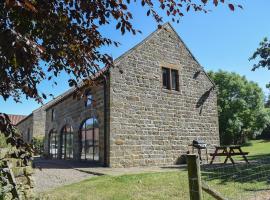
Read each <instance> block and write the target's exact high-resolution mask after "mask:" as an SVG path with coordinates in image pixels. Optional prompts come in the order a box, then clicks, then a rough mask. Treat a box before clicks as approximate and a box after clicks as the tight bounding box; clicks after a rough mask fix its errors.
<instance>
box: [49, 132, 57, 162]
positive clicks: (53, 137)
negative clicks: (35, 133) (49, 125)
mask: <svg viewBox="0 0 270 200" xmlns="http://www.w3.org/2000/svg"><path fill="white" fill-rule="evenodd" d="M49 153H50V157H51V158H57V154H58V134H57V131H56V130H55V129H52V130H51V131H50V133H49Z"/></svg>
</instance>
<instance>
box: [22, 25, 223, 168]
mask: <svg viewBox="0 0 270 200" xmlns="http://www.w3.org/2000/svg"><path fill="white" fill-rule="evenodd" d="M74 91H75V90H74V89H70V90H68V91H67V92H65V93H63V94H62V95H60V96H58V97H57V98H56V99H54V100H52V101H51V102H49V103H48V104H46V105H44V106H42V107H41V108H39V109H37V110H36V111H34V112H33V113H32V114H31V115H29V116H28V117H26V118H25V119H24V120H23V121H21V122H20V123H19V125H18V127H19V129H20V130H21V132H22V133H23V135H25V134H27V130H28V129H29V130H30V132H31V136H32V135H33V134H34V135H35V134H44V135H45V153H46V154H47V156H48V157H50V158H54V159H73V160H78V161H89V162H91V163H93V162H94V163H97V164H101V165H103V166H110V167H132V166H133V167H134V166H153V165H155V166H162V165H171V164H176V163H177V162H178V161H179V158H180V157H181V155H183V154H185V153H186V152H187V150H188V144H190V143H191V142H192V141H193V140H194V139H200V140H203V141H205V142H206V143H208V144H210V145H219V133H218V111H217V91H216V89H215V85H214V84H213V82H212V81H211V80H210V79H209V77H208V76H207V74H206V72H205V71H204V70H203V68H202V67H201V66H200V64H199V63H198V61H197V60H196V59H195V58H194V56H193V55H192V53H191V52H190V51H189V50H188V48H187V47H186V45H185V44H184V43H183V41H182V40H181V38H180V37H179V36H178V35H177V33H176V31H175V30H174V29H173V27H172V26H171V25H170V24H169V23H167V24H165V25H163V26H162V28H161V29H158V30H156V31H155V32H153V33H152V34H151V35H149V36H148V37H147V38H146V39H144V40H143V41H142V42H141V43H139V44H138V45H136V46H135V47H133V48H132V49H130V50H129V51H127V52H126V53H124V54H123V55H122V56H120V57H119V58H117V59H116V60H114V66H111V67H105V68H104V69H102V70H101V71H100V72H99V73H98V74H97V76H96V77H95V84H93V86H92V87H91V88H86V89H85V96H86V97H87V98H80V99H78V98H75V97H74ZM24 138H25V137H24Z"/></svg>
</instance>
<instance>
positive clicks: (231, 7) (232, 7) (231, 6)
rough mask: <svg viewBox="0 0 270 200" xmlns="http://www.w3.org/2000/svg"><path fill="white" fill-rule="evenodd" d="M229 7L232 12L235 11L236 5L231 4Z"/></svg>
mask: <svg viewBox="0 0 270 200" xmlns="http://www.w3.org/2000/svg"><path fill="white" fill-rule="evenodd" d="M228 6H229V8H230V9H231V11H234V5H233V4H231V3H229V4H228Z"/></svg>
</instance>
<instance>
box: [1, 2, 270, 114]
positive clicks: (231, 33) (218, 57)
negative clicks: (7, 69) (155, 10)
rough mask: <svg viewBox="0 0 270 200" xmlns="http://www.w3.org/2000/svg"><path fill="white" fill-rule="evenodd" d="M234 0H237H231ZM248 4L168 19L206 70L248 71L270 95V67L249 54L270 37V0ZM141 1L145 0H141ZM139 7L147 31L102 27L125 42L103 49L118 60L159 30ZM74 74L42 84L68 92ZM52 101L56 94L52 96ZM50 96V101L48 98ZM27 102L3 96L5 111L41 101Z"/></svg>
mask: <svg viewBox="0 0 270 200" xmlns="http://www.w3.org/2000/svg"><path fill="white" fill-rule="evenodd" d="M231 1H233V0H231ZM233 2H237V3H239V4H241V5H242V6H243V10H242V9H236V10H235V11H234V12H232V11H230V10H229V8H228V7H227V6H218V7H217V8H210V9H211V10H212V11H211V12H209V13H208V14H205V13H198V12H196V13H195V12H189V13H187V14H185V16H184V17H182V18H181V20H180V23H179V24H177V23H172V22H171V21H170V19H169V18H166V17H165V16H164V22H168V21H169V22H171V24H172V26H173V27H174V28H175V29H176V31H177V33H178V34H179V35H180V37H181V38H182V40H183V41H184V42H185V44H186V45H187V46H188V48H189V49H190V50H191V52H192V53H193V55H194V56H195V57H196V59H197V60H198V61H199V63H200V64H201V65H202V66H203V67H204V69H205V70H206V71H209V70H213V71H217V70H219V69H222V70H226V71H230V72H236V73H238V74H240V75H243V76H245V77H246V78H247V79H248V80H251V81H254V82H256V83H258V84H259V86H260V87H261V88H262V89H263V91H264V93H265V94H266V95H268V94H269V91H268V89H267V88H266V87H265V86H266V84H267V83H268V82H270V76H269V75H270V71H267V70H266V69H258V70H256V71H255V72H253V71H251V68H252V65H253V63H252V62H249V60H248V58H249V57H250V56H251V55H252V53H253V52H254V51H255V50H256V48H257V47H258V45H259V43H260V41H261V40H262V39H263V38H264V37H269V38H270V25H269V19H270V12H269V7H270V1H269V0H234V1H233ZM138 3H139V2H138ZM131 11H132V12H133V17H134V20H133V24H134V26H135V27H136V28H137V29H139V30H141V31H142V34H137V35H135V36H134V35H132V34H125V35H124V36H122V35H121V34H120V33H119V32H118V31H117V30H115V24H111V25H109V26H107V27H104V28H102V33H103V34H104V35H105V36H109V37H110V38H112V39H114V40H116V41H119V42H120V43H121V45H120V46H119V47H118V48H117V47H113V46H111V47H107V48H103V49H102V51H104V52H106V53H108V54H109V55H111V56H112V57H113V58H114V59H115V58H117V57H118V56H120V55H121V54H123V53H124V52H126V51H127V50H129V49H130V48H132V47H133V46H134V45H136V44H137V43H139V42H140V41H141V40H143V39H144V38H145V37H147V36H148V35H149V34H150V33H152V32H153V31H155V30H156V28H157V24H156V23H155V21H154V20H153V19H152V18H151V17H147V16H146V10H145V9H144V8H141V7H140V6H139V5H136V4H133V5H131ZM67 79H68V77H67V76H66V75H65V74H62V75H61V76H60V77H58V78H57V79H55V81H57V83H58V85H57V86H53V85H52V82H48V81H44V82H42V83H41V85H40V86H39V89H40V90H41V91H42V92H45V93H47V94H48V93H52V94H53V95H54V96H57V95H60V94H61V93H63V92H64V91H66V90H67V89H68V88H69V86H68V84H67ZM48 100H50V99H48ZM48 100H46V101H45V103H46V102H47V101H48ZM21 101H22V103H16V102H14V101H13V100H12V99H9V100H7V101H4V100H3V99H2V97H0V112H5V113H8V114H24V115H28V114H30V113H31V112H32V111H33V110H34V109H37V108H38V107H40V106H41V105H40V104H38V103H36V102H35V101H34V100H30V99H25V98H24V97H22V99H21Z"/></svg>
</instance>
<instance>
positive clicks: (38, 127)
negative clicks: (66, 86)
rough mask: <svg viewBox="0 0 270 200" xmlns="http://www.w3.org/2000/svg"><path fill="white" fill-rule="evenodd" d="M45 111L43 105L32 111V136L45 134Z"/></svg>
mask: <svg viewBox="0 0 270 200" xmlns="http://www.w3.org/2000/svg"><path fill="white" fill-rule="evenodd" d="M45 121H46V112H45V107H41V108H39V109H37V110H35V111H33V133H34V136H38V135H45Z"/></svg>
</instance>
